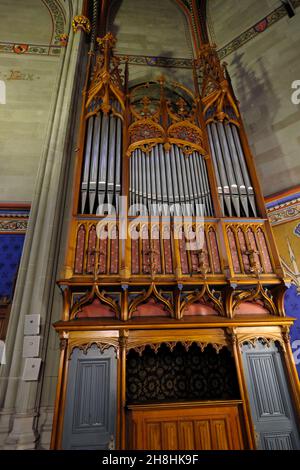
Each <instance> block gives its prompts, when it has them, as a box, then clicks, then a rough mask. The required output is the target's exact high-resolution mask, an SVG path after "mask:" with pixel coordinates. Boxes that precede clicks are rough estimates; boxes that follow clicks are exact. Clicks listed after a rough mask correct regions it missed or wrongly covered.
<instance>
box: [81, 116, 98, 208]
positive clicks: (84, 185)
mask: <svg viewBox="0 0 300 470" xmlns="http://www.w3.org/2000/svg"><path fill="white" fill-rule="evenodd" d="M94 119H95V117H94V116H91V117H90V118H89V120H88V125H87V136H86V145H85V156H84V169H83V177H82V184H81V212H82V213H84V208H85V206H86V201H87V195H88V191H89V174H90V164H91V149H92V142H93V126H94Z"/></svg>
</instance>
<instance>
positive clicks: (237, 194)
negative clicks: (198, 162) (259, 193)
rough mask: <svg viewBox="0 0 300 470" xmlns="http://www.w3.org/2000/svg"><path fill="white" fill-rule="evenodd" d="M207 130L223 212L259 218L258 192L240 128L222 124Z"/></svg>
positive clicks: (219, 123)
mask: <svg viewBox="0 0 300 470" xmlns="http://www.w3.org/2000/svg"><path fill="white" fill-rule="evenodd" d="M207 130H208V136H209V143H210V148H211V152H212V158H213V163H214V167H215V173H216V178H217V184H218V189H219V195H220V201H221V205H222V209H223V212H224V213H227V214H228V215H229V216H233V215H235V216H237V217H240V216H241V215H243V214H244V215H245V216H246V217H251V216H254V217H256V216H257V210H256V205H255V197H254V191H253V187H252V185H251V182H250V178H249V173H248V169H247V165H246V161H245V156H244V152H243V149H242V145H241V141H240V136H239V132H238V129H237V127H236V126H235V125H234V124H232V123H226V124H225V123H223V122H218V123H210V124H208V126H207ZM224 202H225V207H224ZM225 208H226V209H225ZM241 208H242V209H243V214H242V212H241Z"/></svg>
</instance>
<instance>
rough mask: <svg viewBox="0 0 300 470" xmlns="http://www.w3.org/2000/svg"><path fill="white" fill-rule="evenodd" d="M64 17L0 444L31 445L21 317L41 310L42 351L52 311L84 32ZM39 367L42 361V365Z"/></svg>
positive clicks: (3, 388)
mask: <svg viewBox="0 0 300 470" xmlns="http://www.w3.org/2000/svg"><path fill="white" fill-rule="evenodd" d="M82 3H83V0H74V1H73V2H72V5H73V12H72V13H73V15H76V14H80V13H81V11H82ZM71 22H72V17H70V18H69V24H68V28H69V43H68V46H67V48H66V49H65V50H63V51H62V57H61V64H60V71H59V76H58V82H57V88H56V90H57V92H56V96H55V97H54V99H53V108H52V113H51V119H50V122H49V127H48V132H47V138H46V142H45V147H44V152H43V155H42V157H41V161H40V167H39V171H38V176H37V183H36V188H35V192H34V197H33V202H32V209H31V215H30V221H29V227H28V232H27V235H26V241H25V245H24V250H23V256H22V260H21V264H20V269H19V276H18V281H17V285H16V291H15V297H14V302H13V306H12V311H11V315H10V322H9V327H8V333H7V344H6V361H7V364H6V365H5V366H4V367H3V366H2V370H1V382H0V406H1V413H0V438H1V440H0V446H2V448H6V449H34V448H35V446H36V441H37V439H38V435H37V432H36V431H35V428H36V426H35V424H36V414H37V412H38V409H37V405H38V388H39V383H38V382H25V381H23V380H22V374H23V368H24V359H23V357H22V351H23V337H24V319H25V316H26V315H29V314H36V313H38V314H40V315H41V349H40V350H41V353H40V354H42V352H43V351H44V345H45V342H46V340H47V327H48V326H49V318H50V315H51V310H52V299H53V292H54V288H55V281H56V269H57V266H56V265H57V258H58V250H57V245H58V243H59V240H60V230H61V223H62V220H61V219H62V215H63V208H62V201H63V195H64V192H65V185H64V184H63V183H64V181H65V178H66V169H67V159H68V157H69V152H68V150H69V149H68V144H69V134H70V129H69V127H70V122H71V121H72V116H71V114H72V107H73V96H74V90H75V87H76V79H77V78H76V76H77V75H76V72H77V67H78V58H79V57H80V49H81V47H82V41H81V37H82V35H83V34H84V33H83V32H81V31H80V32H78V33H76V34H74V33H73V30H72V26H71ZM43 367H44V364H43Z"/></svg>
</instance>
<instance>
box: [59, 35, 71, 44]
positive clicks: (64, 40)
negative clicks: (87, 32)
mask: <svg viewBox="0 0 300 470" xmlns="http://www.w3.org/2000/svg"><path fill="white" fill-rule="evenodd" d="M59 42H60V45H61V46H62V47H67V45H68V42H69V35H68V34H66V33H64V34H60V36H59Z"/></svg>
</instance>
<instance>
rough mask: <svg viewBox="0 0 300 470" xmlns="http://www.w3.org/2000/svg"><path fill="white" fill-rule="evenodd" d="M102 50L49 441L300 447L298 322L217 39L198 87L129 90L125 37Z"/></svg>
mask: <svg viewBox="0 0 300 470" xmlns="http://www.w3.org/2000/svg"><path fill="white" fill-rule="evenodd" d="M97 43H98V47H97V51H96V52H94V53H93V54H90V56H89V66H88V72H87V80H86V85H85V89H84V93H83V108H82V117H81V128H80V129H81V131H80V132H81V134H80V142H79V160H78V164H77V173H76V178H75V193H76V200H75V202H74V210H73V217H72V221H71V225H70V232H69V249H68V253H67V257H66V263H65V275H64V278H63V279H60V280H59V281H58V284H59V286H60V288H61V291H62V293H63V299H64V308H63V314H62V319H61V321H59V322H57V323H56V324H55V325H54V326H55V329H56V331H57V333H58V334H59V336H60V344H61V356H60V366H59V377H58V384H57V397H56V404H55V416H54V426H53V434H52V448H53V449H60V448H65V449H76V448H87V449H104V448H110V449H113V448H118V449H147V450H151V449H155V450H156V449H164V450H167V449H197V450H201V449H203V450H209V449H221V450H223V449H255V448H257V447H258V448H297V446H298V445H299V440H298V439H299V438H298V433H297V424H296V422H297V416H299V395H298V392H299V384H298V379H297V374H296V369H295V366H294V363H293V358H292V352H291V347H290V344H289V328H290V326H291V325H292V323H293V320H292V319H291V318H287V317H285V313H284V307H283V298H284V292H285V289H286V287H285V280H284V278H283V273H282V269H281V266H280V262H279V257H278V254H277V251H276V246H275V244H274V240H273V236H272V232H271V229H270V225H269V222H268V220H267V217H266V212H265V208H264V201H263V197H262V194H261V190H260V186H259V182H258V180H257V176H256V172H255V168H254V164H253V158H252V156H251V153H250V150H249V145H248V143H247V138H246V134H245V130H244V127H243V123H242V120H241V116H240V112H239V107H238V103H237V101H236V99H235V96H234V93H233V91H232V88H231V85H230V81H229V79H228V77H227V74H226V70H225V69H224V68H223V67H222V66H221V64H220V62H219V60H218V57H217V53H216V50H215V48H214V47H213V46H211V45H209V44H207V45H204V46H203V47H202V48H201V49H200V53H199V58H198V59H197V60H196V61H195V62H194V69H193V74H194V77H193V78H194V83H195V90H194V91H190V90H189V89H187V88H186V87H184V86H183V85H181V84H179V83H168V82H167V81H166V80H165V79H164V77H159V78H158V79H157V80H156V81H152V82H149V83H141V84H139V85H138V86H135V87H133V88H129V85H128V84H129V73H130V70H129V66H128V64H127V63H125V64H124V66H123V68H122V67H121V65H120V63H119V59H118V58H117V57H115V56H114V54H113V48H114V45H115V39H114V37H113V36H112V34H110V33H108V34H107V35H106V36H104V37H103V38H101V39H98V40H97ZM278 364H279V365H278ZM279 369H280V371H279ZM277 371H279V372H278V373H277ZM272 374H273V375H272ZM268 381H269V382H268ZM267 382H268V383H269V385H268V386H267V385H266V383H267ZM270 384H271V385H270ZM287 409H288V411H287ZM288 417H289V418H290V419H289V418H288ZM284 418H286V420H285V421H284ZM281 419H282V421H280V420H281ZM262 423H263V424H262ZM274 423H275V424H276V423H277V427H276V425H274ZM280 423H283V424H282V426H281V424H280ZM273 429H275V431H274V432H273Z"/></svg>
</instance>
